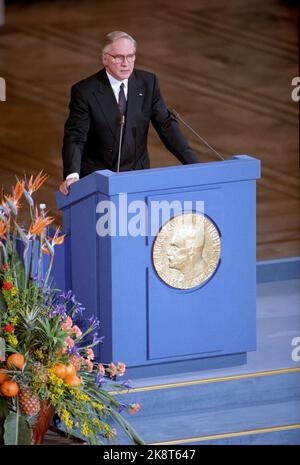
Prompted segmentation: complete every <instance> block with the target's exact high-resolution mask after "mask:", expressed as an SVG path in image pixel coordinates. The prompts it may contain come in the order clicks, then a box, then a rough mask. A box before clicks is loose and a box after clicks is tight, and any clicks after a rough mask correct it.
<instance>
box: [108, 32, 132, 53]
mask: <svg viewBox="0 0 300 465" xmlns="http://www.w3.org/2000/svg"><path fill="white" fill-rule="evenodd" d="M118 39H128V40H130V42H132V44H133V46H134V48H135V49H136V48H137V42H136V41H135V40H134V38H133V37H131V36H130V35H129V34H127V33H126V32H123V31H112V32H109V33H108V34H106V36H105V39H104V44H103V47H102V53H106V52H107V49H108V47H109V46H110V45H111V44H112V43H113V42H115V41H116V40H118Z"/></svg>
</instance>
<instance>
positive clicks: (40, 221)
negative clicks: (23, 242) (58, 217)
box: [29, 216, 54, 236]
mask: <svg viewBox="0 0 300 465" xmlns="http://www.w3.org/2000/svg"><path fill="white" fill-rule="evenodd" d="M53 221H54V218H51V217H50V216H46V217H45V218H43V217H41V216H38V217H37V218H36V219H35V220H34V221H33V222H32V223H31V225H30V228H29V234H31V235H32V236H36V235H37V234H41V233H42V232H43V231H44V229H45V228H46V226H48V225H49V224H51V223H53Z"/></svg>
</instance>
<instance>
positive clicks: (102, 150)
mask: <svg viewBox="0 0 300 465" xmlns="http://www.w3.org/2000/svg"><path fill="white" fill-rule="evenodd" d="M69 109H70V113H69V117H68V119H67V121H66V123H65V133H64V141H63V150H62V154H63V165H64V178H65V177H66V176H67V175H68V174H70V173H73V172H77V173H79V174H80V177H83V176H86V175H87V174H90V173H92V172H93V171H96V170H101V169H109V170H112V171H115V170H116V169H117V161H118V146H119V137H120V121H121V117H120V112H119V107H118V104H117V101H116V98H115V96H114V93H113V90H112V88H111V85H110V82H109V80H108V77H107V74H106V71H105V69H104V68H103V69H102V70H100V71H99V72H98V73H96V74H93V75H92V76H90V77H88V78H86V79H84V80H82V81H80V82H78V83H76V84H74V85H73V86H72V89H71V100H70V105H69ZM150 121H151V122H152V124H153V126H154V128H155V130H156V131H157V133H158V135H159V137H160V139H161V140H162V142H163V143H164V145H165V146H166V147H167V149H168V150H169V151H170V152H171V153H173V154H174V155H175V156H176V157H177V158H178V159H179V160H180V161H181V162H182V163H183V164H186V163H198V162H199V160H198V159H197V156H196V155H195V153H194V152H193V151H192V149H191V148H190V147H189V146H188V143H187V141H186V139H185V137H184V136H183V134H182V133H181V131H180V129H179V127H178V123H177V121H176V119H175V118H174V116H173V115H172V114H171V113H170V112H169V111H168V109H167V107H166V105H165V103H164V101H163V99H162V96H161V94H160V90H159V84H158V79H157V77H156V76H155V75H154V74H152V73H149V72H147V71H142V70H137V69H135V70H134V71H133V73H132V74H131V76H130V78H129V80H128V95H127V110H126V119H125V128H124V137H123V142H122V152H121V162H120V171H129V170H138V169H143V168H149V166H150V162H149V155H148V150H147V136H148V130H149V124H150Z"/></svg>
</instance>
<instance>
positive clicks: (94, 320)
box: [88, 315, 100, 329]
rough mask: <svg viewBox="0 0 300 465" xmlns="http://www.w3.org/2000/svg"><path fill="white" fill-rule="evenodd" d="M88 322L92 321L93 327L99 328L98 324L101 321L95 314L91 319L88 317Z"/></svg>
mask: <svg viewBox="0 0 300 465" xmlns="http://www.w3.org/2000/svg"><path fill="white" fill-rule="evenodd" d="M88 322H89V323H90V325H91V326H93V328H95V329H96V328H98V326H99V325H100V321H99V320H98V318H97V317H95V315H92V316H91V317H90V318H89V319H88Z"/></svg>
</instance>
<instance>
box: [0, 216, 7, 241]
mask: <svg viewBox="0 0 300 465" xmlns="http://www.w3.org/2000/svg"><path fill="white" fill-rule="evenodd" d="M6 229H7V221H2V220H0V239H5V238H6V236H5V234H6Z"/></svg>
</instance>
